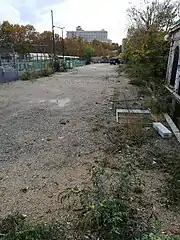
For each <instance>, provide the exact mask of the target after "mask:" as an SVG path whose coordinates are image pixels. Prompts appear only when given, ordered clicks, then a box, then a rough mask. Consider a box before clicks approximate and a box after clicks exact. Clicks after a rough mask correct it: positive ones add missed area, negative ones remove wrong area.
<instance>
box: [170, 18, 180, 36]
mask: <svg viewBox="0 0 180 240" xmlns="http://www.w3.org/2000/svg"><path fill="white" fill-rule="evenodd" d="M177 31H180V19H179V20H178V21H177V22H175V24H174V26H173V27H172V28H171V30H170V33H173V32H177Z"/></svg>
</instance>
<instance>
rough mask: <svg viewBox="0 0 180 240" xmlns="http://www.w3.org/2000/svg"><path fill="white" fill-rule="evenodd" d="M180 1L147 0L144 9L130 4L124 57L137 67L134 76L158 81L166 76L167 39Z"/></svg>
mask: <svg viewBox="0 0 180 240" xmlns="http://www.w3.org/2000/svg"><path fill="white" fill-rule="evenodd" d="M179 4H180V3H179V2H175V1H173V0H164V1H160V0H153V1H148V0H144V2H143V5H142V7H141V9H139V8H137V7H130V8H129V9H128V11H127V12H128V17H129V19H130V22H131V25H130V26H129V29H128V33H127V42H126V45H125V53H124V56H123V57H124V59H125V60H126V61H127V62H130V63H131V64H132V66H133V68H134V71H132V72H131V73H132V74H133V76H134V77H138V78H139V79H141V80H143V81H144V80H146V82H147V84H150V85H152V83H153V84H156V83H157V85H158V84H159V83H160V82H163V81H164V79H165V73H166V66H167V58H168V53H169V47H170V44H169V43H168V42H165V41H164V36H165V35H166V34H167V32H168V29H169V28H170V27H171V26H172V25H173V23H174V22H175V21H176V18H177V17H178V14H179V8H177V6H179Z"/></svg>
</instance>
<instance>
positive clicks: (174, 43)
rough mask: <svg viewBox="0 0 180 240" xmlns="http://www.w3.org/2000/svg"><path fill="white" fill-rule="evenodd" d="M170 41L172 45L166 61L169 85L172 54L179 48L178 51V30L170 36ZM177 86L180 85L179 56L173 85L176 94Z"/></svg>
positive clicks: (179, 44)
mask: <svg viewBox="0 0 180 240" xmlns="http://www.w3.org/2000/svg"><path fill="white" fill-rule="evenodd" d="M171 39H172V43H171V48H170V52H169V60H168V67H167V80H168V83H169V84H170V79H171V72H172V65H173V60H174V52H175V49H176V47H177V46H179V49H180V28H179V30H178V31H177V32H175V33H173V34H172V37H171ZM179 84H180V56H179V62H178V69H177V73H176V80H175V85H174V90H175V91H176V92H178V89H179Z"/></svg>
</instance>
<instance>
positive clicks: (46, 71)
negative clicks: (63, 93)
mask: <svg viewBox="0 0 180 240" xmlns="http://www.w3.org/2000/svg"><path fill="white" fill-rule="evenodd" d="M51 74H52V69H51V68H45V69H43V70H42V71H41V76H42V77H49V76H51Z"/></svg>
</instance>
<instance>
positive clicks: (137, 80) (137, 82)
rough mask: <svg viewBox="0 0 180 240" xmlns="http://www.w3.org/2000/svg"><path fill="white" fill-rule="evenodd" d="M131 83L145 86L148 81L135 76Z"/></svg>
mask: <svg viewBox="0 0 180 240" xmlns="http://www.w3.org/2000/svg"><path fill="white" fill-rule="evenodd" d="M129 84H132V85H135V86H138V87H144V86H146V82H145V81H143V80H141V79H138V78H133V79H131V80H130V81H129Z"/></svg>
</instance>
